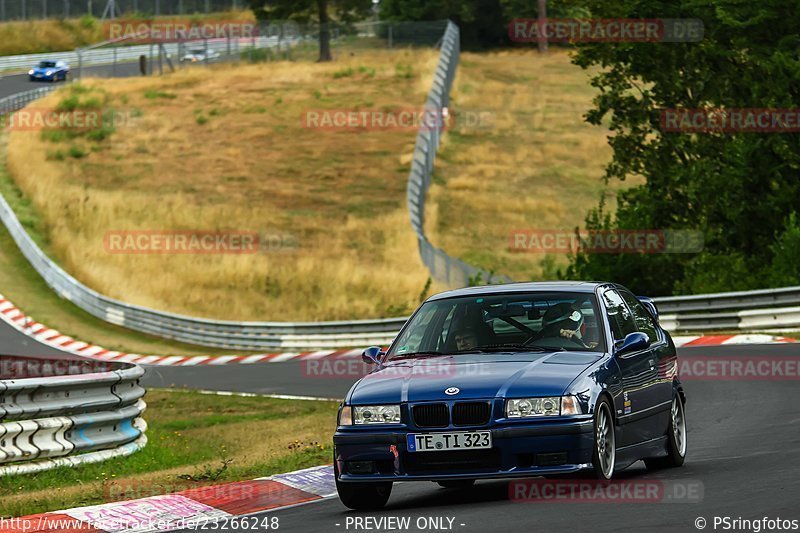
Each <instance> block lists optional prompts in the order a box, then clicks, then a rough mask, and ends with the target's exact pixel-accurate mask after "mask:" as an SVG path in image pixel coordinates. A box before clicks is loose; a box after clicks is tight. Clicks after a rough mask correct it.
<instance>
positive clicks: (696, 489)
mask: <svg viewBox="0 0 800 533" xmlns="http://www.w3.org/2000/svg"><path fill="white" fill-rule="evenodd" d="M703 494H704V486H703V482H702V481H699V480H693V479H688V480H674V481H673V480H661V479H630V480H617V479H612V480H599V479H535V478H533V479H521V480H518V481H512V482H511V483H509V484H508V499H509V500H511V501H512V502H517V503H520V502H524V503H699V502H701V501H703Z"/></svg>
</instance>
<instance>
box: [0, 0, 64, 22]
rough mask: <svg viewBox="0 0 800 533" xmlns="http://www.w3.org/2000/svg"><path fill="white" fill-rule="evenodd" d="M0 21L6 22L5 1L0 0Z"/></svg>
mask: <svg viewBox="0 0 800 533" xmlns="http://www.w3.org/2000/svg"><path fill="white" fill-rule="evenodd" d="M65 1H67V0H65ZM0 19H3V20H6V0H0Z"/></svg>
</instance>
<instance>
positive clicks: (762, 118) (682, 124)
mask: <svg viewBox="0 0 800 533" xmlns="http://www.w3.org/2000/svg"><path fill="white" fill-rule="evenodd" d="M660 126H661V131H663V132H665V133H739V132H740V133H748V132H749V133H797V132H800V108H792V109H779V108H730V109H725V108H718V109H681V108H675V109H662V110H661V114H660Z"/></svg>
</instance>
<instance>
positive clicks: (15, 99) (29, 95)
mask: <svg viewBox="0 0 800 533" xmlns="http://www.w3.org/2000/svg"><path fill="white" fill-rule="evenodd" d="M55 88H56V87H55V86H52V85H51V86H49V87H40V88H38V89H33V90H30V91H25V92H23V93H17V94H12V95H11V96H7V97H5V98H2V99H0V116H3V115H7V114H9V113H13V112H14V111H17V110H19V109H22V108H23V107H25V106H26V105H28V104H29V103H31V102H33V101H35V100H38V99H39V98H42V97H43V96H46V95H47V94H49V93H50V92H51V91H52V90H53V89H55Z"/></svg>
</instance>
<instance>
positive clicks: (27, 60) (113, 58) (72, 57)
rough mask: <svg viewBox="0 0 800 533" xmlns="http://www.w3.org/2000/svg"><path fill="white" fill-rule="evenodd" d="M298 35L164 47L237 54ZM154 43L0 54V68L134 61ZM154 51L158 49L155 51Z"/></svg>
mask: <svg viewBox="0 0 800 533" xmlns="http://www.w3.org/2000/svg"><path fill="white" fill-rule="evenodd" d="M296 40H297V38H292V39H284V40H283V41H281V40H280V39H279V38H278V37H277V36H261V37H256V38H253V39H210V40H208V41H207V42H204V41H199V42H196V43H165V44H164V45H163V46H164V49H165V50H166V52H167V53H168V54H171V55H172V56H173V57H174V58H176V59H180V58H179V57H178V56H179V55H180V54H181V53H184V51H185V50H186V49H187V48H192V47H194V46H193V44H196V45H197V47H206V46H207V48H208V49H209V50H213V51H215V52H217V53H219V54H238V53H240V52H242V51H244V50H247V49H252V48H255V49H260V48H274V47H276V46H278V45H280V44H281V42H283V43H285V44H287V45H289V44H292V43H294V42H296ZM154 47H157V45H149V44H140V45H132V46H114V47H108V48H96V49H92V50H73V51H70V52H52V53H47V54H25V55H17V56H7V57H1V58H0V71H2V70H21V69H25V70H27V69H29V68H31V67H33V66H34V65H36V64H37V63H39V62H40V61H45V60H47V61H66V62H67V63H68V64H69V65H70V67H71V68H72V69H73V70H77V69H78V67H79V65H81V66H83V67H86V66H91V65H109V64H112V63H124V62H132V61H137V60H138V59H139V57H140V56H146V57H151V56H152V55H153V49H154ZM156 53H157V51H156Z"/></svg>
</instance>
